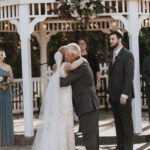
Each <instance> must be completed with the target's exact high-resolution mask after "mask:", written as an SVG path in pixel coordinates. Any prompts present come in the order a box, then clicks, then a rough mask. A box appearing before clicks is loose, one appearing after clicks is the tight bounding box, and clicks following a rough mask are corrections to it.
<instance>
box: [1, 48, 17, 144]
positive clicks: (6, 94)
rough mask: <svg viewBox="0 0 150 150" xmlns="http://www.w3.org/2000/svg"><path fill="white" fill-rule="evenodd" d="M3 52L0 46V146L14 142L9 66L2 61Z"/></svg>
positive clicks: (11, 78) (10, 71)
mask: <svg viewBox="0 0 150 150" xmlns="http://www.w3.org/2000/svg"><path fill="white" fill-rule="evenodd" d="M5 57H6V56H5V52H4V50H3V49H2V48H0V146H8V145H12V144H14V133H13V116H12V101H11V98H12V96H11V90H10V83H11V82H12V80H13V75H12V69H11V66H10V65H8V64H6V63H4V58H5Z"/></svg>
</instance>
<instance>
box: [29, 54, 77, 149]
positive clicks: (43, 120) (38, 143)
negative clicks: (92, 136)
mask: <svg viewBox="0 0 150 150" xmlns="http://www.w3.org/2000/svg"><path fill="white" fill-rule="evenodd" d="M62 58H63V56H62V54H61V53H60V52H59V51H58V52H56V53H55V61H56V64H57V70H56V72H55V73H54V74H53V75H52V76H51V79H50V82H49V83H48V86H47V89H46V94H45V99H44V100H43V102H42V106H41V110H40V116H39V121H40V125H39V127H38V129H37V133H36V137H35V140H34V143H33V146H32V150H74V149H75V144H74V143H75V140H74V132H73V107H72V89H71V86H67V87H60V75H61V76H62V77H66V76H67V74H66V73H65V72H64V65H65V63H63V64H61V62H62Z"/></svg>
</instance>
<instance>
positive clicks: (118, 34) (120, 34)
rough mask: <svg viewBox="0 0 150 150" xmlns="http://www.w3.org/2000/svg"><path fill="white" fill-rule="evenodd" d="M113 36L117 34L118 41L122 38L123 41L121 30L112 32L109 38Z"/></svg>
mask: <svg viewBox="0 0 150 150" xmlns="http://www.w3.org/2000/svg"><path fill="white" fill-rule="evenodd" d="M113 34H115V35H116V36H117V38H118V39H120V38H121V39H123V33H122V32H121V31H120V30H115V31H112V32H111V33H110V35H109V36H111V35H113Z"/></svg>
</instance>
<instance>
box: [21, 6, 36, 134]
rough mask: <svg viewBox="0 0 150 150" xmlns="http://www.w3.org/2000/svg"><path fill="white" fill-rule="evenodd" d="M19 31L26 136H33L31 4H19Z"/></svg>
mask: <svg viewBox="0 0 150 150" xmlns="http://www.w3.org/2000/svg"><path fill="white" fill-rule="evenodd" d="M19 14H20V16H19V17H20V18H19V31H20V39H21V56H22V77H23V102H24V127H25V136H26V137H32V136H33V98H32V97H33V93H32V91H33V88H32V74H31V45H30V35H29V25H30V20H29V17H28V16H29V5H20V6H19Z"/></svg>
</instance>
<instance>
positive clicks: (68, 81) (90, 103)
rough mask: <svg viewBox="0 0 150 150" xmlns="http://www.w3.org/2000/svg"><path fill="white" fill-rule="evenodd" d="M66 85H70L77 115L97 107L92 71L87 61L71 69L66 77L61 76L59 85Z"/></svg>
mask: <svg viewBox="0 0 150 150" xmlns="http://www.w3.org/2000/svg"><path fill="white" fill-rule="evenodd" d="M68 85H71V86H72V92H73V105H74V108H75V111H76V113H77V115H79V116H80V115H82V114H85V113H87V112H90V111H94V110H98V109H99V101H98V97H97V94H96V89H95V85H94V78H93V73H92V70H91V68H90V66H89V65H88V64H87V63H83V64H82V65H81V66H79V67H78V68H77V69H75V70H73V71H71V72H70V73H69V75H68V76H67V77H66V78H61V80H60V86H61V87H63V86H68Z"/></svg>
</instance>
